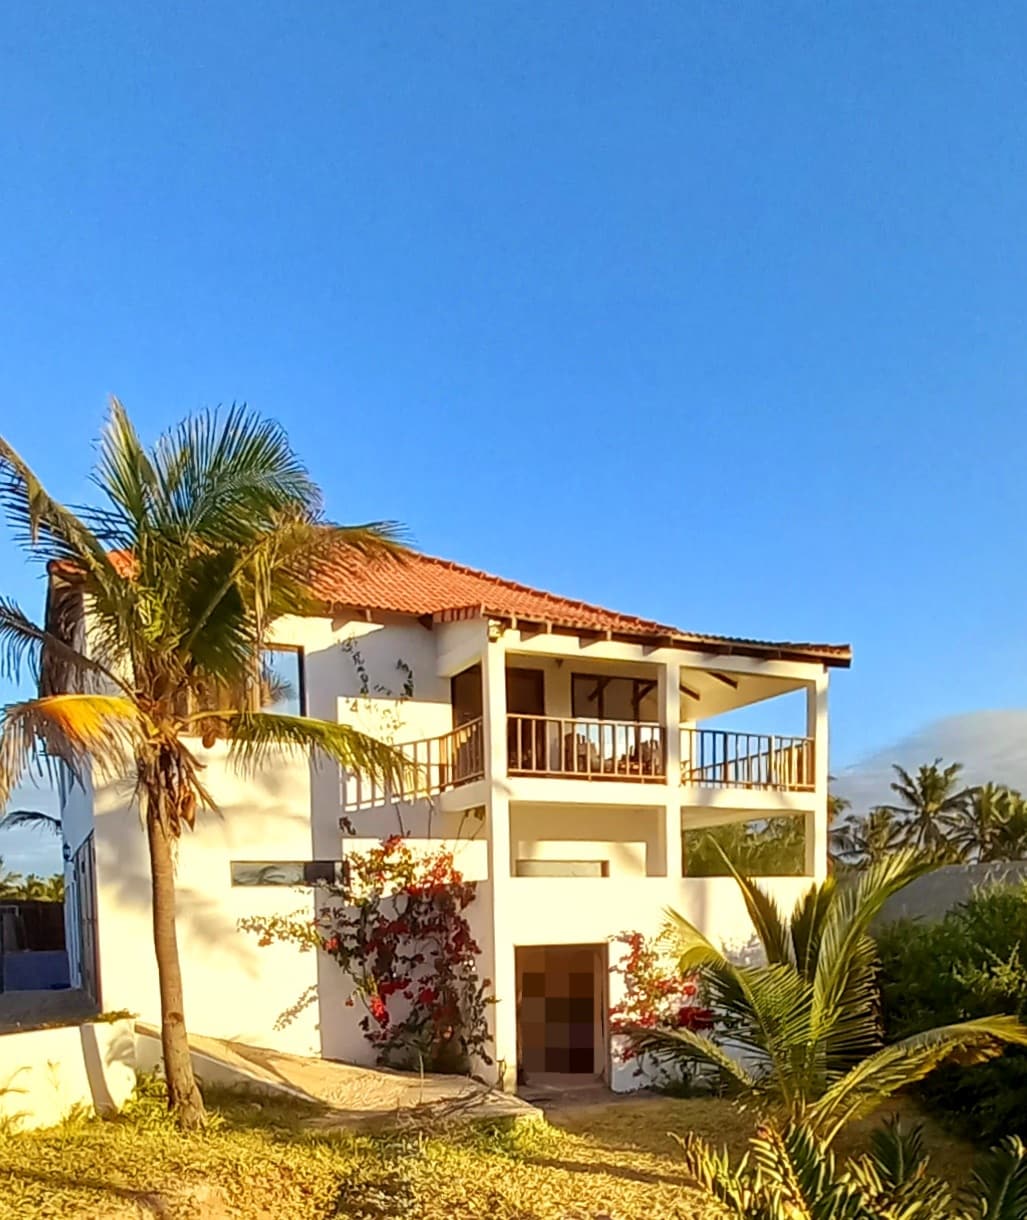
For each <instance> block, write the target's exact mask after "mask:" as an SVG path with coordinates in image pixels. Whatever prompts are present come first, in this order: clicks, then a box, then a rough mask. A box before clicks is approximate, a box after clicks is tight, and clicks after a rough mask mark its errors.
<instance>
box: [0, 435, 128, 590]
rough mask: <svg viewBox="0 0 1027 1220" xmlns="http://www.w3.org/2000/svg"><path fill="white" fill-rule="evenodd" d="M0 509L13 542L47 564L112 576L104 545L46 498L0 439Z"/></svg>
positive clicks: (58, 504) (63, 509) (32, 477)
mask: <svg viewBox="0 0 1027 1220" xmlns="http://www.w3.org/2000/svg"><path fill="white" fill-rule="evenodd" d="M0 508H2V510H3V512H4V514H5V516H6V518H7V521H8V523H9V525H10V526H11V529H12V531H13V533H14V536H15V539H16V541H17V542H18V543H19V544H20V545H22V546H23V547H24V548H25V549H26V550H27V551H28V552H29V553H30V554H33V555H35V556H36V557H37V558H41V559H44V560H47V561H50V560H70V561H71V562H72V563H73V564H76V565H78V566H80V567H82V568H83V569H85V570H87V571H89V572H91V573H92V574H93V575H94V576H97V577H101V578H103V579H109V578H110V577H111V576H112V575H116V573H114V571H113V568H112V566H111V561H110V558H109V557H108V554H107V548H106V546H105V545H104V543H103V542H102V541H101V540H100V539H99V538H97V537H96V535H95V534H94V533H93V532H92V531H91V530H90V529H89V528H88V527H87V526H86V525H85V523H84V522H82V521H81V520H80V519H79V518H78V517H77V516H76V515H75V513H73V512H72V511H71V510H70V509H69V508H65V507H64V505H63V504H61V503H59V502H58V501H57V500H55V499H53V497H52V496H50V495H49V494H48V493H47V491H46V489H45V488H44V486H43V484H42V483H41V482H40V480H39V478H38V477H37V476H36V475H35V474H34V473H33V472H32V470H31V469H30V467H29V466H28V465H27V464H26V463H25V462H24V461H23V460H22V459H21V457H19V455H18V453H17V452H16V451H15V450H14V449H13V448H12V447H11V446H10V445H9V444H8V443H7V442H6V441H5V440H4V439H3V438H2V437H0Z"/></svg>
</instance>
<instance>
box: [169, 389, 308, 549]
mask: <svg viewBox="0 0 1027 1220" xmlns="http://www.w3.org/2000/svg"><path fill="white" fill-rule="evenodd" d="M153 465H154V469H155V472H156V481H157V485H158V487H159V500H158V502H157V504H156V505H155V511H154V515H155V522H156V524H157V525H158V527H159V528H161V529H168V530H171V531H172V532H173V533H174V534H175V535H176V536H177V537H178V538H179V540H180V541H181V542H185V541H186V540H188V539H191V538H202V539H204V540H207V541H212V542H215V543H217V544H221V543H223V542H224V541H225V540H226V539H232V540H235V541H237V542H238V541H243V540H245V539H246V538H250V537H252V536H253V535H254V533H258V532H261V531H262V530H264V529H266V528H267V526H268V525H269V523H270V520H271V517H272V516H273V514H274V513H276V512H279V511H281V510H283V509H290V508H294V507H295V506H298V505H302V506H304V507H305V508H306V509H307V510H308V511H309V512H310V513H312V514H316V513H317V512H319V511H320V507H321V493H320V491H319V489H318V487H317V485H316V484H315V483H314V481H313V480H312V479H311V477H310V474H309V472H308V471H307V469H306V467H305V466H304V464H303V462H302V461H301V460H300V459H299V457H298V456H297V454H296V452H295V450H294V449H293V448H292V446H291V444H290V443H289V438H288V436H287V435H286V433H285V430H284V429H283V428H282V426H281V425H280V424H278V423H277V422H276V421H274V420H270V419H264V418H262V417H261V416H259V415H257V414H256V413H255V412H253V411H250V410H249V409H248V408H247V407H246V406H245V404H242V405H233V406H232V407H231V408H229V410H228V411H227V412H222V411H220V410H219V409H214V410H207V411H203V412H199V413H198V414H195V415H191V416H190V417H189V418H188V419H185V420H183V421H182V423H180V424H179V425H178V426H177V427H175V428H173V429H171V430H170V431H168V432H167V433H165V434H164V435H163V436H162V437H161V438H160V440H159V441H158V442H157V444H156V446H155V447H154V453H153Z"/></svg>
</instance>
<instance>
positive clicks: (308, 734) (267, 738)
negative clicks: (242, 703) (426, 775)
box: [203, 712, 417, 791]
mask: <svg viewBox="0 0 1027 1220" xmlns="http://www.w3.org/2000/svg"><path fill="white" fill-rule="evenodd" d="M203 719H204V721H205V722H207V723H211V724H214V725H216V726H217V729H218V732H219V733H220V734H221V735H222V736H224V737H225V738H226V740H227V741H228V743H229V757H230V758H231V759H232V761H233V762H234V763H235V764H236V765H237V766H238V767H239V768H240V769H241V770H243V771H254V770H257V769H259V768H261V767H263V766H265V765H266V764H267V763H269V762H273V761H274V759H275V758H276V757H280V755H281V754H282V752H283V751H284V752H292V753H299V754H303V755H306V756H307V757H313V758H315V759H317V758H318V757H321V758H327V759H330V760H331V761H333V762H336V763H338V764H339V765H340V766H341V767H343V768H345V770H347V771H349V772H351V773H353V774H359V775H365V776H370V777H373V778H375V779H380V780H383V781H384V782H386V783H388V784H391V785H393V786H394V787H395V788H396V789H397V790H398V791H401V790H404V788H410V787H416V784H417V777H416V775H415V768H414V767H413V765H412V764H411V762H410V760H409V759H408V758H407V756H406V755H405V754H404V753H403V751H402V750H401V749H400V748H399V747H397V746H392V745H389V744H388V743H386V742H384V741H378V740H377V739H376V738H374V737H370V736H368V735H367V734H366V733H361V732H359V731H358V730H357V729H354V728H352V727H351V726H350V725H348V724H337V723H335V722H333V721H328V720H315V719H312V718H310V717H308V716H286V715H279V714H277V713H273V712H215V713H212V714H210V715H205V716H204V717H203Z"/></svg>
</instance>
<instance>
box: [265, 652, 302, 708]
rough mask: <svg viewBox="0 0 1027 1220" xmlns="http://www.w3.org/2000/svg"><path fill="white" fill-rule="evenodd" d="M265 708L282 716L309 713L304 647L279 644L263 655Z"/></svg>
mask: <svg viewBox="0 0 1027 1220" xmlns="http://www.w3.org/2000/svg"><path fill="white" fill-rule="evenodd" d="M261 669H262V670H263V673H262V675H261V679H262V681H261V687H262V690H261V704H262V707H261V710H262V711H265V712H275V713H276V714H277V715H280V716H303V715H305V714H306V707H305V702H306V698H305V695H306V692H305V691H304V689H303V649H302V648H292V647H287V646H285V645H275V647H273V648H267V649H265V651H264V653H263V655H262V657H261Z"/></svg>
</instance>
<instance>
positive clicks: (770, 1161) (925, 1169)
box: [680, 1122, 1027, 1220]
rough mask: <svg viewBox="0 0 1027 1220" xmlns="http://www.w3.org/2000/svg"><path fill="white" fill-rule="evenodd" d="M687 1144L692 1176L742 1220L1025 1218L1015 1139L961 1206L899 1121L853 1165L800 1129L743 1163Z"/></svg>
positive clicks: (696, 1142)
mask: <svg viewBox="0 0 1027 1220" xmlns="http://www.w3.org/2000/svg"><path fill="white" fill-rule="evenodd" d="M680 1143H681V1147H682V1149H683V1152H684V1160H685V1167H686V1169H687V1171H688V1173H689V1175H690V1176H691V1177H692V1178H694V1179H695V1181H696V1182H698V1183H699V1185H700V1187H701V1188H702V1189H703V1190H704V1191H705V1193H706V1194H707V1195H708V1196H709V1197H710V1198H711V1199H714V1200H716V1201H717V1202H718V1203H719V1204H720V1206H721V1208H722V1210H723V1214H724V1215H726V1216H733V1217H737V1220H1027V1149H1025V1148H1024V1146H1023V1144H1022V1143H1021V1142H1020V1141H1019V1140H1018V1139H1015V1138H1013V1139H1008V1140H1005V1141H1003V1143H1002V1144H1001V1145H1000V1146H999V1147H998V1148H996V1149H994V1150H993V1151H992V1153H991V1154H990V1155H989V1156H988V1157H987V1158H986V1159H985V1161H984V1162H983V1163H982V1164H981V1166H980V1167H979V1168H978V1170H977V1172H976V1173H975V1175H974V1178H973V1181H972V1182H971V1183H968V1184H967V1186H966V1188H965V1190H964V1191H963V1192H962V1196H961V1198H959V1199H958V1200H956V1199H954V1198H953V1196H952V1194H951V1192H950V1191H949V1189H948V1187H947V1186H946V1185H945V1184H944V1183H943V1182H942V1181H940V1180H939V1179H937V1178H935V1177H932V1176H931V1174H930V1172H929V1169H930V1162H929V1158H928V1156H927V1153H926V1151H925V1148H924V1142H923V1138H922V1135H921V1133H920V1131H919V1130H918V1129H914V1130H912V1131H905V1130H903V1128H902V1127H901V1125H900V1124H899V1123H898V1122H895V1123H891V1124H889V1125H887V1126H885V1127H883V1128H881V1129H879V1130H878V1131H876V1132H875V1133H874V1135H873V1137H872V1139H871V1145H870V1149H869V1151H868V1152H866V1153H864V1154H863V1155H861V1156H859V1157H856V1158H854V1159H853V1160H852V1161H851V1162H849V1163H842V1162H841V1161H840V1160H839V1159H838V1158H837V1157H836V1155H835V1153H834V1152H833V1151H832V1149H831V1147H830V1144H829V1143H828V1141H827V1140H825V1139H823V1138H821V1137H820V1136H818V1135H817V1133H816V1132H815V1131H813V1130H812V1129H811V1128H809V1127H808V1126H804V1125H802V1124H790V1125H788V1126H786V1127H784V1128H783V1129H779V1128H777V1127H775V1126H772V1125H767V1126H764V1127H761V1128H760V1129H759V1130H758V1131H757V1132H756V1134H755V1135H754V1136H753V1137H752V1139H751V1141H750V1145H749V1151H748V1153H747V1154H746V1155H745V1156H744V1157H743V1158H742V1160H741V1161H740V1162H739V1163H738V1164H736V1165H732V1163H731V1160H730V1158H729V1157H728V1155H727V1153H726V1152H716V1151H714V1150H713V1149H712V1148H711V1146H710V1145H709V1144H708V1143H707V1142H706V1141H705V1140H702V1139H700V1138H698V1137H696V1136H694V1135H688V1136H686V1137H684V1138H683V1139H681V1140H680Z"/></svg>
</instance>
